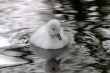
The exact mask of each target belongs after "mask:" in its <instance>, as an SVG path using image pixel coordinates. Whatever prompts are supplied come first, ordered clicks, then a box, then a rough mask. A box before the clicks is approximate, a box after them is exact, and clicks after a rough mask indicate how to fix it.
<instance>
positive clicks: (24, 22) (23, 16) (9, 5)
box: [0, 0, 73, 73]
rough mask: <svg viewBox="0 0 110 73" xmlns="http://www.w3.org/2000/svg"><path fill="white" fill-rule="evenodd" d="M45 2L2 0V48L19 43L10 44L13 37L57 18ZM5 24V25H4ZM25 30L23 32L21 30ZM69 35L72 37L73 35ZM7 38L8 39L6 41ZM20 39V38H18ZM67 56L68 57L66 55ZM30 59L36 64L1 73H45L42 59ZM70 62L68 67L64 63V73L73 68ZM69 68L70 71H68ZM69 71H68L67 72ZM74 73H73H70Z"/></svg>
mask: <svg viewBox="0 0 110 73" xmlns="http://www.w3.org/2000/svg"><path fill="white" fill-rule="evenodd" d="M43 1H44V0H1V1H0V7H1V8H0V23H1V25H0V28H1V29H3V30H1V29H0V35H1V36H4V35H5V36H4V39H1V40H2V41H0V44H1V43H2V44H1V45H0V47H1V46H9V45H10V43H16V41H17V42H19V41H18V40H16V41H12V42H9V41H10V40H13V37H14V36H16V35H17V34H18V35H19V34H20V33H21V34H24V33H26V32H30V29H32V30H31V31H32V32H33V31H34V30H35V29H36V27H39V26H41V25H43V24H45V23H46V22H47V21H48V20H49V19H52V18H55V16H54V15H53V14H52V11H53V10H52V7H51V5H49V3H48V2H47V4H46V2H43ZM2 23H3V24H2ZM23 28H27V29H24V30H23V31H21V30H19V29H23ZM18 35H17V36H18ZM69 35H70V36H71V37H72V36H73V35H71V33H69ZM5 38H6V39H5ZM18 38H19V36H18ZM68 55H69V54H68ZM66 56H67V55H66ZM28 57H29V58H31V59H33V60H34V61H35V62H34V63H31V64H27V65H22V66H17V67H11V69H10V67H9V68H4V69H1V70H0V71H1V73H4V72H5V73H8V72H11V73H31V72H33V73H34V72H36V73H44V69H43V68H44V67H43V65H44V60H42V59H40V58H36V57H35V56H33V55H29V56H28ZM67 57H68V58H69V59H70V60H71V59H72V58H73V57H72V56H67ZM71 63H73V62H70V64H68V65H67V66H66V64H67V63H66V62H64V63H62V64H63V65H62V66H63V68H62V69H64V70H62V71H64V73H66V72H67V71H68V70H69V69H71V68H69V67H68V66H70V67H72V66H73V65H72V64H71ZM68 68H69V69H68ZM66 70H67V71H66ZM68 73H72V72H70V71H69V72H68Z"/></svg>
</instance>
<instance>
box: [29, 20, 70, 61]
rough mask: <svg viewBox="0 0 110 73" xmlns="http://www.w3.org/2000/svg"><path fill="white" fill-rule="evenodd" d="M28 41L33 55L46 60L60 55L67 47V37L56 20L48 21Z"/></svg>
mask: <svg viewBox="0 0 110 73" xmlns="http://www.w3.org/2000/svg"><path fill="white" fill-rule="evenodd" d="M29 41H30V45H31V47H32V48H33V50H34V52H35V54H36V55H37V56H39V57H41V58H44V59H47V60H50V59H53V58H56V57H57V56H59V55H60V54H62V53H63V52H64V51H65V50H66V49H67V45H68V37H67V35H65V34H64V30H63V28H61V23H60V21H59V20H57V19H52V20H50V21H49V22H48V23H47V24H45V25H43V26H42V27H41V28H39V29H38V30H37V31H35V33H33V34H32V35H31V37H30V40H29Z"/></svg>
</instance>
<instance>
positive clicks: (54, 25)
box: [47, 19, 62, 40]
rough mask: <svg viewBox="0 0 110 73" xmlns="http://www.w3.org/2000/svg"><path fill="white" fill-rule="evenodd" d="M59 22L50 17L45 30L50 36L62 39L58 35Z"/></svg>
mask: <svg viewBox="0 0 110 73" xmlns="http://www.w3.org/2000/svg"><path fill="white" fill-rule="evenodd" d="M60 29H61V23H60V21H59V20H57V19H52V20H50V21H49V22H48V23H47V32H48V34H49V35H50V36H51V37H52V38H58V40H62V37H61V35H60Z"/></svg>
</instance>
